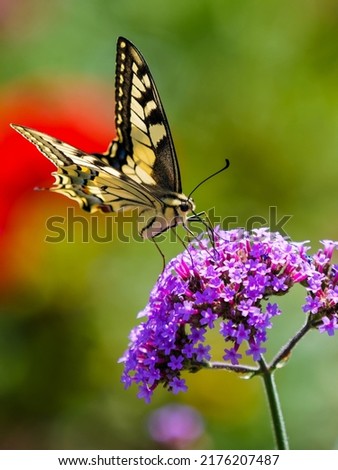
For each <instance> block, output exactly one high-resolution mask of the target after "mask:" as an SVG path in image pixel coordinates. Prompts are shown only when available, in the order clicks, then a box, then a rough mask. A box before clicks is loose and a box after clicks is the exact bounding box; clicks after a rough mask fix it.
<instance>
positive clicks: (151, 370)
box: [121, 229, 338, 401]
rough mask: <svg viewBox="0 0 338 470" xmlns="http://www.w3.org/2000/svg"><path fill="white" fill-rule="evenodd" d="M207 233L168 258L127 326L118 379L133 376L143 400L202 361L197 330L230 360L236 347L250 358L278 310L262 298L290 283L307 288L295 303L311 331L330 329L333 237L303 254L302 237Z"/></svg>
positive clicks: (337, 284)
mask: <svg viewBox="0 0 338 470" xmlns="http://www.w3.org/2000/svg"><path fill="white" fill-rule="evenodd" d="M213 238H214V239H213V240H212V241H210V237H209V236H208V235H204V236H203V237H200V238H199V239H198V240H196V241H194V242H192V243H191V244H190V245H189V246H188V248H187V249H186V250H185V251H184V252H183V253H182V254H180V255H178V256H177V257H176V258H174V259H173V260H171V261H170V262H169V263H168V265H167V266H166V268H165V270H164V271H163V273H162V274H161V275H160V277H159V279H158V281H157V283H156V285H155V287H154V288H153V290H152V292H151V295H150V299H149V303H148V305H147V306H146V308H145V309H144V310H143V312H141V313H140V314H139V317H146V320H145V321H144V322H143V323H141V324H140V325H139V326H137V327H136V328H135V329H134V330H133V331H132V332H131V335H130V344H129V349H128V350H127V351H126V353H125V355H124V357H123V358H122V359H121V361H123V362H124V363H125V370H124V374H123V376H122V381H123V382H124V383H125V385H126V387H129V386H130V385H131V384H132V383H137V384H138V385H139V394H138V396H139V397H140V398H144V399H145V400H146V401H150V398H151V395H152V393H153V391H154V389H155V388H156V387H157V386H158V385H159V384H160V383H162V384H163V385H164V386H165V387H166V388H168V389H169V390H170V391H172V392H173V393H178V392H180V391H185V390H186V389H187V387H186V384H185V381H184V379H182V377H181V372H182V371H183V370H189V371H197V370H199V369H200V368H202V367H206V366H207V365H208V361H210V359H211V355H210V349H211V347H210V346H209V345H207V344H206V339H205V335H206V332H207V330H208V329H212V328H216V326H217V328H219V332H220V334H221V335H222V336H223V338H224V340H225V342H226V345H227V347H226V348H225V350H224V352H225V354H224V356H223V358H224V360H225V361H229V362H231V364H233V365H236V364H238V363H239V361H240V360H241V359H242V353H241V352H240V351H239V349H241V351H242V352H243V351H245V354H246V355H247V356H251V357H252V358H253V360H254V361H258V360H259V359H260V358H261V355H262V354H263V353H264V352H265V351H266V348H265V347H264V343H265V342H266V340H267V330H268V329H269V328H271V326H272V323H271V320H272V318H273V317H275V316H276V315H280V314H281V310H280V308H279V306H278V304H277V303H274V302H271V300H269V299H270V298H271V297H272V296H278V295H284V294H286V293H287V292H288V291H289V289H290V288H291V287H292V286H293V285H295V284H297V283H301V284H302V285H303V286H304V287H305V288H306V289H307V294H308V295H307V297H306V304H305V305H304V307H303V309H304V311H305V312H308V313H309V314H310V315H313V316H316V319H317V325H318V327H319V331H321V332H324V331H326V332H327V333H328V334H330V335H332V334H333V333H334V330H335V329H337V328H338V323H337V303H338V265H331V264H330V261H331V257H332V253H333V250H334V248H336V247H337V243H334V242H331V241H325V242H323V243H324V249H323V250H319V251H318V253H317V254H316V255H314V256H313V257H312V258H311V257H309V256H307V254H306V252H307V250H308V247H306V246H305V244H304V243H291V242H289V241H287V240H285V239H284V238H283V237H282V236H281V235H279V234H277V233H271V232H269V231H268V230H267V229H259V230H253V231H252V232H251V233H248V232H246V231H244V230H241V229H238V230H232V231H227V232H225V231H222V230H219V229H215V231H214V237H213ZM241 345H242V347H241ZM240 347H241V348H240Z"/></svg>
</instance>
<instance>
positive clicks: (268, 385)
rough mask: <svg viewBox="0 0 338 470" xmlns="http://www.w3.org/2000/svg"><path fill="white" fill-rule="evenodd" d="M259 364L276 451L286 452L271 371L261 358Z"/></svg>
mask: <svg viewBox="0 0 338 470" xmlns="http://www.w3.org/2000/svg"><path fill="white" fill-rule="evenodd" d="M259 364H260V369H261V375H262V377H263V381H264V386H265V392H266V396H267V399H268V402H269V408H270V414H271V420H272V426H273V430H274V434H275V440H276V447H277V449H278V450H287V449H289V443H288V438H287V435H286V428H285V422H284V418H283V414H282V409H281V405H280V401H279V397H278V392H277V387H276V383H275V379H274V375H273V371H271V370H269V368H268V367H267V364H266V362H265V360H264V358H263V356H262V358H261V360H260V361H259Z"/></svg>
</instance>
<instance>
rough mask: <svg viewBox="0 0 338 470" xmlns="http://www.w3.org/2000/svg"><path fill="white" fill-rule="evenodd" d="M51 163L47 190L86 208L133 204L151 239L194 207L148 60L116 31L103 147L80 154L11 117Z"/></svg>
mask: <svg viewBox="0 0 338 470" xmlns="http://www.w3.org/2000/svg"><path fill="white" fill-rule="evenodd" d="M11 126H12V127H13V128H14V129H15V130H16V131H17V132H19V133H20V134H21V135H22V136H23V137H25V138H26V139H27V140H29V141H30V142H31V143H32V144H34V145H35V146H36V147H37V148H38V150H39V151H40V152H41V153H42V154H43V155H44V156H45V157H47V158H48V159H49V160H50V161H52V162H53V163H54V165H55V166H56V167H57V171H55V172H53V173H52V174H53V176H54V177H55V182H54V185H53V186H52V187H51V188H48V189H50V190H51V191H54V192H56V193H60V194H63V195H65V196H67V197H69V198H70V199H73V200H75V201H77V202H78V203H79V205H80V207H81V208H82V209H84V210H85V211H88V212H95V211H101V212H119V211H124V210H134V209H136V210H137V211H138V232H139V234H140V236H141V237H142V238H145V239H146V238H153V237H156V236H157V235H159V234H161V233H162V232H164V231H165V230H167V229H169V228H172V227H175V226H177V225H179V224H182V225H183V226H186V223H187V220H188V215H189V214H190V213H191V212H194V210H195V204H194V202H193V200H192V199H191V198H190V197H187V196H185V195H184V194H183V193H182V185H181V177H180V169H179V165H178V160H177V157H176V152H175V148H174V144H173V140H172V137H171V133H170V129H169V124H168V121H167V118H166V115H165V112H164V109H163V106H162V103H161V100H160V96H159V94H158V91H157V88H156V85H155V82H154V79H153V77H152V75H151V73H150V70H149V67H148V65H147V63H146V61H145V59H144V58H143V56H142V54H141V53H140V51H139V50H138V49H137V48H136V47H135V46H134V45H133V44H132V43H131V42H130V41H128V40H127V39H125V38H123V37H119V38H118V41H117V51H116V75H115V128H116V138H115V139H114V140H113V141H112V142H111V143H110V145H109V147H108V149H107V151H106V152H105V153H103V154H100V153H86V152H84V151H82V150H80V149H77V148H75V147H73V146H71V145H69V144H67V143H65V142H62V141H61V140H59V139H56V138H55V137H51V136H49V135H47V134H44V133H42V132H39V131H37V130H34V129H30V128H28V127H24V126H20V125H15V124H11Z"/></svg>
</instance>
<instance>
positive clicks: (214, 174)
mask: <svg viewBox="0 0 338 470" xmlns="http://www.w3.org/2000/svg"><path fill="white" fill-rule="evenodd" d="M229 165H230V162H229V160H228V159H227V158H226V159H225V165H224V167H223V168H221V169H220V170H218V171H216V172H215V173H213V174H212V175H209V176H207V177H206V178H205V179H204V180H202V181H201V182H200V183H198V185H197V186H195V188H194V189H193V190H192V191H191V193H190V194H189V196H188V198H189V199H190V197H191V196H192V194H193V193H194V192H195V191H196V189H198V188H199V187H200V186H202V184H204V183H205V182H206V181H208V180H210V179H211V178H213V177H214V176H216V175H218V174H219V173H222V171H224V170H226V169H227V168H229Z"/></svg>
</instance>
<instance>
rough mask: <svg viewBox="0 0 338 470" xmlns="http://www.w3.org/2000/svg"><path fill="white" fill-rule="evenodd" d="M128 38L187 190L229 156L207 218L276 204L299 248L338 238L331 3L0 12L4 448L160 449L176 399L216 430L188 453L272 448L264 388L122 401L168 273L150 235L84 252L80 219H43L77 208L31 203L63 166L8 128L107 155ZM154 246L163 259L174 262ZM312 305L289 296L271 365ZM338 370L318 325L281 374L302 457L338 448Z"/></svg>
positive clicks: (0, 430)
mask: <svg viewBox="0 0 338 470" xmlns="http://www.w3.org/2000/svg"><path fill="white" fill-rule="evenodd" d="M119 35H123V36H126V37H127V38H128V39H130V40H131V41H132V42H134V43H135V44H136V45H137V47H138V48H139V49H140V50H141V51H142V53H143V54H144V56H145V57H146V59H147V61H148V63H149V65H150V68H151V70H152V73H153V75H154V77H155V81H156V83H157V86H158V88H159V91H160V94H161V98H162V101H163V103H164V107H165V109H166V112H167V115H168V118H169V121H170V125H171V130H172V133H173V136H174V141H175V145H176V149H177V153H178V156H179V160H180V166H181V173H182V179H183V187H184V190H185V192H186V193H188V192H189V191H190V190H191V189H192V188H193V187H194V186H195V185H196V184H197V183H198V182H199V181H201V179H202V178H203V177H205V176H206V175H208V174H210V173H212V172H213V171H215V170H217V169H219V168H220V167H221V166H222V164H223V161H224V158H225V157H228V158H229V159H230V160H231V166H230V168H229V170H227V171H226V172H225V173H224V174H222V175H220V176H218V177H217V178H215V179H214V180H213V181H212V182H209V183H207V184H206V185H205V186H203V188H201V189H200V190H198V192H197V193H196V194H195V201H196V203H197V207H198V210H203V209H204V210H207V209H209V208H212V207H215V210H216V213H217V214H219V215H221V216H223V217H225V216H237V217H238V225H239V226H243V225H245V223H246V221H247V220H248V219H249V218H250V217H252V216H255V215H259V216H262V217H264V218H268V214H269V207H270V206H276V207H277V208H278V217H282V216H283V215H292V218H291V220H290V221H289V222H288V224H287V226H285V227H284V228H285V230H286V231H287V233H288V235H289V236H290V237H291V238H292V239H293V240H297V241H298V240H310V241H311V245H312V246H313V247H314V248H318V246H319V244H318V240H320V239H325V238H332V239H338V223H337V214H338V187H337V186H338V185H337V175H338V3H337V2H336V1H335V0H298V1H296V2H295V1H293V0H284V1H277V0H259V1H255V0H240V1H235V0H223V1H221V0H205V1H196V0H186V1H184V2H183V1H181V0H180V1H179V0H171V1H170V2H169V1H167V2H164V1H161V0H157V1H156V0H140V1H138V2H136V1H131V0H124V1H113V0H97V1H88V0H87V1H84V0H72V1H69V0H54V1H50V2H44V1H42V0H0V54H1V56H0V57H1V66H0V158H1V184H0V192H1V211H2V214H1V227H2V228H1V230H2V231H1V273H0V289H1V317H0V400H1V408H0V447H1V448H3V449H20V448H22V449H39V448H40V449H63V448H64V449H75V448H79V449H92V448H101V449H133V448H135V449H147V448H160V447H161V444H158V443H157V442H156V440H153V438H151V437H150V435H149V433H148V431H147V423H148V420H149V416H150V415H151V413H152V412H153V411H154V410H155V409H159V408H161V407H163V406H165V405H166V404H168V403H181V404H188V405H190V406H192V407H194V408H195V409H196V410H197V411H198V412H199V413H200V414H201V416H202V418H203V420H204V426H205V430H204V433H203V434H202V435H201V436H200V438H199V439H198V440H197V441H196V442H192V443H190V444H189V446H190V447H197V448H210V449H230V448H233V449H264V448H266V449H270V448H273V439H272V435H271V429H270V420H269V415H268V412H267V406H266V403H265V397H264V391H263V388H262V384H261V383H260V381H259V379H254V380H251V381H245V380H240V379H239V378H238V377H237V376H235V375H231V374H228V373H224V372H220V371H202V372H200V373H198V374H196V375H190V376H189V375H187V382H188V385H189V391H188V393H185V394H180V395H178V396H173V395H171V394H169V393H167V392H166V391H164V390H162V389H161V390H160V389H158V390H157V391H156V392H155V394H154V399H153V402H152V404H151V405H146V404H144V403H143V402H142V401H140V400H139V399H137V397H136V392H137V391H136V388H133V387H132V388H131V389H129V390H128V391H125V390H124V389H123V386H122V384H121V383H120V375H121V372H122V366H121V364H118V363H117V361H118V359H119V358H120V357H121V355H122V354H123V352H124V350H125V349H126V347H127V343H128V334H129V331H130V329H131V328H132V327H134V326H135V324H136V323H137V321H138V320H136V315H137V313H138V312H139V311H140V310H142V308H143V307H144V306H145V304H146V302H147V299H148V296H149V292H150V290H151V288H152V286H153V284H154V282H155V281H156V278H157V276H158V274H159V272H160V270H161V259H160V257H159V256H158V253H157V252H156V250H155V249H154V246H153V245H152V243H150V242H146V243H137V242H134V243H129V244H126V243H119V242H118V241H114V242H112V243H95V242H93V241H91V242H89V243H84V242H82V240H81V227H80V226H79V227H78V230H77V232H76V234H75V235H76V236H75V240H74V242H73V243H67V242H66V241H65V242H63V243H58V244H55V243H54V244H52V243H46V242H45V236H46V234H47V233H48V231H47V228H46V220H47V218H48V217H51V216H54V215H58V216H63V217H66V215H67V208H68V207H70V206H74V207H75V208H76V214H77V215H83V213H82V212H81V211H80V209H78V208H77V207H76V205H75V204H73V203H72V202H71V201H69V200H68V199H66V198H62V197H61V196H58V195H55V194H49V193H47V192H46V193H44V192H42V193H41V192H34V191H33V188H34V186H49V185H50V184H51V182H52V181H53V180H52V178H51V177H50V172H51V171H52V170H53V166H52V165H50V164H49V162H47V161H46V159H45V158H44V157H43V156H42V155H41V154H39V153H38V152H37V151H36V150H35V149H34V148H33V146H31V145H30V144H29V143H27V142H25V141H24V139H22V138H21V137H20V136H19V135H18V134H16V133H15V132H14V131H13V130H11V129H10V128H9V123H10V122H16V123H19V124H23V125H27V126H31V127H35V128H38V129H39V130H42V131H45V132H48V133H50V134H52V135H55V136H57V137H59V138H61V139H63V140H66V141H68V142H69V143H71V144H73V145H77V146H78V147H80V148H83V149H84V150H87V151H89V152H90V151H97V152H99V151H103V150H105V149H106V147H107V145H108V142H109V140H110V139H111V137H112V135H113V94H114V89H113V86H114V72H115V44H116V39H117V37H118V36H119ZM103 218H104V216H103ZM88 220H90V218H88ZM100 220H101V222H100V223H101V224H103V223H104V222H103V221H102V218H100ZM161 246H162V249H163V251H164V252H165V253H166V256H167V259H170V257H172V256H173V255H174V254H175V253H178V252H179V251H180V250H181V246H180V245H179V244H173V243H169V242H164V243H162V245H161ZM303 295H304V292H303V291H302V290H301V289H299V290H295V292H294V293H292V294H290V295H288V296H286V297H285V298H283V299H281V305H282V307H283V309H284V312H285V314H284V315H283V316H282V317H280V318H277V319H275V320H276V321H275V327H274V329H273V330H272V331H271V335H270V336H271V341H270V342H269V349H268V354H267V356H268V358H269V357H272V355H273V354H274V353H276V351H277V350H278V349H279V348H280V346H281V345H282V344H283V342H285V341H286V339H287V338H288V337H289V336H290V335H291V334H292V333H293V332H295V331H296V329H297V328H298V327H299V326H300V325H301V324H302V322H303V320H304V314H303V313H302V312H301V308H300V306H301V303H302V300H303ZM213 341H214V343H215V345H216V347H217V348H218V350H219V351H221V348H222V344H221V343H219V340H218V338H217V335H216V336H215V337H214V339H213ZM219 354H220V352H219ZM337 360H338V351H337V343H336V338H329V337H327V336H323V335H319V334H318V333H316V332H313V333H311V334H310V335H309V336H308V337H306V338H305V339H304V341H303V342H302V343H301V344H300V346H299V347H298V349H297V350H296V351H295V353H294V355H293V356H292V358H291V360H290V362H289V364H288V365H287V366H286V367H285V368H284V369H282V370H280V371H277V374H276V380H277V385H278V387H279V391H280V397H281V401H282V406H283V410H284V413H285V419H286V423H287V428H288V433H289V437H290V442H291V447H292V448H294V449H312V448H313V449H316V448H317V449H330V448H337V446H338V396H337V392H336V390H337V389H338V377H337V375H338V374H337Z"/></svg>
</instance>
